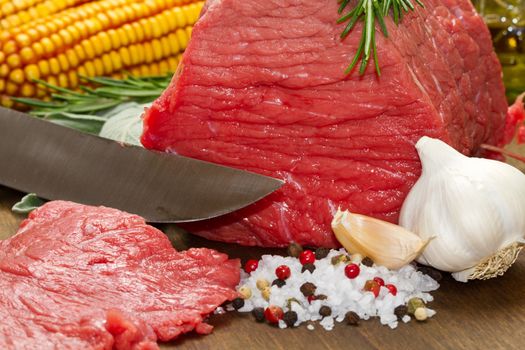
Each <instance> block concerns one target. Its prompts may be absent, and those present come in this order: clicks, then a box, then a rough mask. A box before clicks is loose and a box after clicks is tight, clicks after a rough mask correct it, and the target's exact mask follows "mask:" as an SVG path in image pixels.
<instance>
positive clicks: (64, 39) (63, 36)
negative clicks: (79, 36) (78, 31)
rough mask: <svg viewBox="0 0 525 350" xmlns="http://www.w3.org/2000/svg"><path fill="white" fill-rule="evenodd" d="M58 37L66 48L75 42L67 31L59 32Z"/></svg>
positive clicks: (61, 30)
mask: <svg viewBox="0 0 525 350" xmlns="http://www.w3.org/2000/svg"><path fill="white" fill-rule="evenodd" d="M58 35H59V36H60V38H61V39H62V42H63V43H64V45H66V46H69V45H71V44H73V42H74V41H75V39H74V38H73V36H72V35H71V33H70V32H69V31H68V30H66V29H60V31H59V32H58Z"/></svg>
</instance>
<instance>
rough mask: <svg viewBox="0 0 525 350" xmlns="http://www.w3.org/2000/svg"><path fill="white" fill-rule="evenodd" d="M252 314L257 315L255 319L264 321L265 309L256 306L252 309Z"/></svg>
mask: <svg viewBox="0 0 525 350" xmlns="http://www.w3.org/2000/svg"><path fill="white" fill-rule="evenodd" d="M252 315H253V317H255V321H257V322H264V319H265V318H264V309H263V308H262V307H256V308H255V309H253V310H252Z"/></svg>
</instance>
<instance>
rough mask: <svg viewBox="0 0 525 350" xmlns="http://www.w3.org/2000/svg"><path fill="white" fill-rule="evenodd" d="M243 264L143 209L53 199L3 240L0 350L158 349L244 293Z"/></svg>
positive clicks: (205, 328)
mask: <svg viewBox="0 0 525 350" xmlns="http://www.w3.org/2000/svg"><path fill="white" fill-rule="evenodd" d="M238 283H239V262H238V261H236V260H228V258H227V256H226V255H224V254H220V253H217V252H215V251H213V250H208V249H191V250H188V251H185V252H181V253H179V252H176V251H175V250H174V249H173V247H172V246H171V244H170V242H169V240H168V238H167V237H166V236H165V235H164V234H163V233H162V232H160V231H158V230H157V229H155V228H153V227H151V226H148V225H146V224H145V223H144V220H143V219H142V218H140V217H138V216H135V215H130V214H126V213H123V212H121V211H118V210H115V209H109V208H103V207H100V208H96V207H89V206H83V205H79V204H74V203H69V202H50V203H48V204H46V205H45V206H43V207H41V208H40V209H37V210H36V211H34V212H33V213H32V214H31V215H30V217H29V219H27V220H26V221H24V222H23V223H22V225H21V227H20V230H19V231H18V233H17V234H16V235H15V236H13V237H12V238H10V239H8V240H5V241H1V242H0V320H1V321H0V322H1V323H0V324H1V326H0V349H6V350H7V349H13V350H24V349H27V350H29V349H31V350H32V349H39V350H46V349H83V350H86V349H101V350H102V349H105V350H111V349H157V348H158V346H157V343H156V341H157V340H162V341H167V340H170V339H174V338H176V337H177V336H179V335H180V334H181V333H186V332H189V331H191V330H193V329H195V330H196V331H197V332H198V333H209V332H210V331H211V328H212V327H211V326H210V325H208V324H206V323H203V318H204V317H206V315H207V314H209V313H210V312H212V311H213V310H215V308H216V307H217V306H218V305H220V304H222V303H223V302H224V301H226V300H229V299H232V298H235V296H236V292H235V289H234V288H235V286H236V285H237V284H238Z"/></svg>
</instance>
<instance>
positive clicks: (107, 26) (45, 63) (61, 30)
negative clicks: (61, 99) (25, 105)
mask: <svg viewBox="0 0 525 350" xmlns="http://www.w3.org/2000/svg"><path fill="white" fill-rule="evenodd" d="M0 1H2V0H0ZM25 1H39V0H25ZM71 1H73V0H71ZM66 2H67V1H66ZM202 6H203V1H197V2H195V1H192V0H103V1H94V2H89V3H86V4H84V5H81V6H78V7H74V8H69V9H67V10H65V11H62V12H60V13H58V14H56V15H54V16H49V17H48V18H47V19H46V20H35V21H32V22H31V23H28V24H25V25H22V26H20V27H17V28H12V29H10V30H7V31H4V32H3V33H2V34H1V35H0V48H1V49H0V94H1V96H0V104H2V105H4V106H12V102H11V101H10V100H9V97H10V96H12V97H35V96H36V97H39V98H43V97H45V96H46V95H48V91H47V90H46V89H43V88H39V87H38V86H37V84H36V83H35V82H34V80H35V79H41V80H45V81H47V82H48V83H51V84H55V85H58V86H62V87H68V88H75V87H77V86H78V83H79V76H80V75H82V76H87V77H93V76H100V75H107V76H112V75H115V74H123V72H125V71H129V72H132V73H134V74H136V73H139V72H140V73H141V74H138V75H144V74H145V73H148V74H157V73H165V72H166V71H168V70H169V71H174V70H175V69H176V67H175V66H174V63H175V62H178V61H179V59H180V58H179V56H180V54H181V52H182V51H183V50H184V49H185V48H186V46H187V44H188V40H189V37H190V35H191V28H192V26H193V25H194V24H195V22H196V21H197V19H198V16H199V14H200V11H201V9H202ZM1 8H2V2H0V9H1ZM147 65H151V68H148V67H147Z"/></svg>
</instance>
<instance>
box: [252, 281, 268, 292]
mask: <svg viewBox="0 0 525 350" xmlns="http://www.w3.org/2000/svg"><path fill="white" fill-rule="evenodd" d="M255 285H256V286H257V289H259V290H263V289H264V288H268V287H269V286H270V282H268V280H265V279H258V280H257V282H256V283H255Z"/></svg>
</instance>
